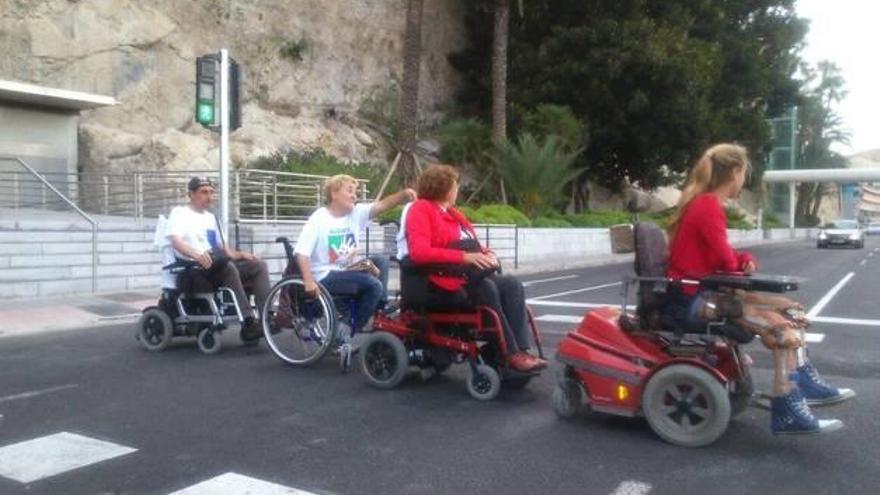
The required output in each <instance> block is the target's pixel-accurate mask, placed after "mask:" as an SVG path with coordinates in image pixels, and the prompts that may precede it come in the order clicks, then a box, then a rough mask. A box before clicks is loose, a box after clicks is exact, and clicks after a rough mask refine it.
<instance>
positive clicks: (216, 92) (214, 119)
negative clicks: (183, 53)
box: [196, 53, 220, 130]
mask: <svg viewBox="0 0 880 495" xmlns="http://www.w3.org/2000/svg"><path fill="white" fill-rule="evenodd" d="M196 122H198V123H199V124H202V125H203V126H205V127H207V128H208V129H211V130H215V129H217V128H219V127H220V55H218V54H215V53H212V54H209V55H203V56H201V57H198V58H197V59H196Z"/></svg>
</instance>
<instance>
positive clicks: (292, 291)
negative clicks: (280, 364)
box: [260, 278, 337, 366]
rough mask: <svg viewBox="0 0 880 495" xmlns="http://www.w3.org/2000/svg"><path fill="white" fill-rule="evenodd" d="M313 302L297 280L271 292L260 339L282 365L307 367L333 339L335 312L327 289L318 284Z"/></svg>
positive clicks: (265, 307) (277, 287)
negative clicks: (263, 339) (263, 340)
mask: <svg viewBox="0 0 880 495" xmlns="http://www.w3.org/2000/svg"><path fill="white" fill-rule="evenodd" d="M318 290H319V294H318V297H317V298H315V299H314V300H310V299H307V298H306V295H305V285H304V284H303V281H302V280H301V279H299V278H288V279H284V280H282V281H280V282H278V283H277V284H275V287H273V288H272V291H271V292H269V297H268V298H267V299H266V303H265V305H264V306H263V308H262V309H263V310H262V312H261V316H260V318H261V320H262V321H261V323H262V325H263V336H264V337H265V338H266V343H267V344H269V348H270V349H272V352H273V353H275V355H276V356H278V358H279V359H281V360H282V361H284V362H285V363H288V364H292V365H294V366H309V365H311V364H313V363H315V362H316V361H318V360H319V359H321V358H322V357H324V355H325V354H326V353H327V351H328V350H330V348H331V346H332V345H333V341H334V340H335V335H336V323H337V322H336V320H337V318H336V310H335V309H334V306H333V298H332V297H331V296H330V293H329V292H327V289H325V288H324V286H322V285H321V284H318Z"/></svg>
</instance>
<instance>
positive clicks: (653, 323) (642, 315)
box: [633, 222, 667, 328]
mask: <svg viewBox="0 0 880 495" xmlns="http://www.w3.org/2000/svg"><path fill="white" fill-rule="evenodd" d="M633 237H634V241H635V242H634V243H633V244H634V246H635V271H636V276H638V277H665V276H666V259H667V243H666V234H665V233H664V232H663V230H662V229H661V228H660V227H658V226H657V225H656V224H653V223H649V222H638V223H636V224H635V227H634V228H633ZM666 285H667V284H665V283H660V282H649V281H642V282H639V295H638V299H639V300H638V309H637V312H638V314H639V320H640V321H641V322H642V326H647V327H648V328H659V327H660V310H661V309H662V307H663V303H664V301H665V300H666Z"/></svg>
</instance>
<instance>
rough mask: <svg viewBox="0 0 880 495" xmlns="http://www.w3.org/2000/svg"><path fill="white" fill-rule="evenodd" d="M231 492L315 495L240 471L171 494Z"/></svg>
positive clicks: (256, 494)
mask: <svg viewBox="0 0 880 495" xmlns="http://www.w3.org/2000/svg"><path fill="white" fill-rule="evenodd" d="M230 493H242V494H247V495H315V494H314V493H312V492H306V491H303V490H299V489H297V488H290V487H288V486H284V485H279V484H277V483H270V482H268V481H263V480H259V479H256V478H251V477H250V476H244V475H241V474H238V473H226V474H221V475H220V476H217V477H214V478H211V479H209V480H206V481H203V482H201V483H199V484H196V485H193V486H190V487H188V488H184V489H183V490H179V491H176V492H174V493H171V494H169V495H227V494H230Z"/></svg>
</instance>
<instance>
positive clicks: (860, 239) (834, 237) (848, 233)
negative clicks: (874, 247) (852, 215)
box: [816, 220, 865, 249]
mask: <svg viewBox="0 0 880 495" xmlns="http://www.w3.org/2000/svg"><path fill="white" fill-rule="evenodd" d="M829 246H854V247H856V248H859V249H861V248H863V247H865V231H864V230H862V226H861V225H860V224H859V222H857V221H856V220H834V221H833V222H828V223H826V224H825V225H823V226H822V228H821V229H820V230H819V239H818V241H817V242H816V247H818V248H819V249H822V248H826V247H829Z"/></svg>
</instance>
